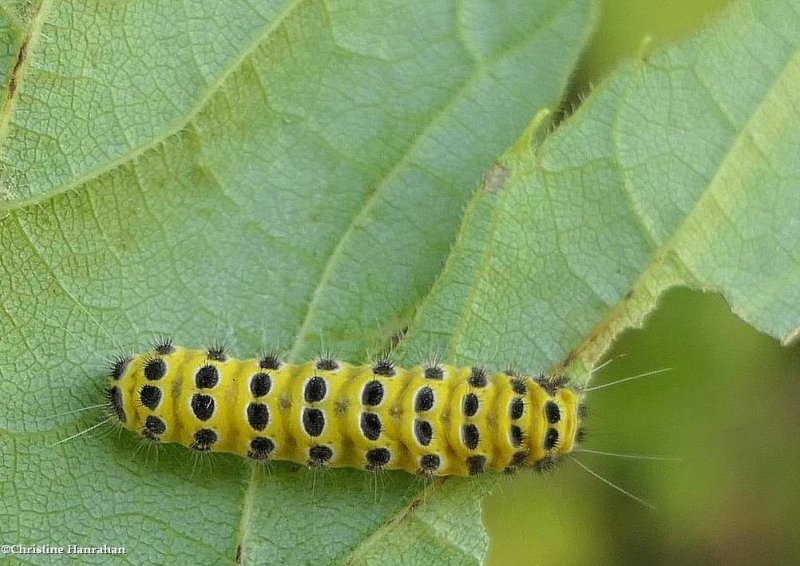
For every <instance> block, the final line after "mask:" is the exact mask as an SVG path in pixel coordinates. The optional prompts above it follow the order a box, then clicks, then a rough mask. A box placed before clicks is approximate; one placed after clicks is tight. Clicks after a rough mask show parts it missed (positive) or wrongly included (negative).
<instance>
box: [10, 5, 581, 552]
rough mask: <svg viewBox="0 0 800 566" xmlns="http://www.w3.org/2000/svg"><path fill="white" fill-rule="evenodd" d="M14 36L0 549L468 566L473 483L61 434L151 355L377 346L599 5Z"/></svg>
mask: <svg viewBox="0 0 800 566" xmlns="http://www.w3.org/2000/svg"><path fill="white" fill-rule="evenodd" d="M428 4H430V5H428ZM0 18H4V22H5V24H6V25H5V27H3V26H0V30H6V31H7V35H6V36H5V37H4V38H3V44H2V45H3V46H4V48H7V49H6V50H7V52H8V53H9V54H10V55H9V56H8V57H5V58H3V57H2V56H0V63H3V64H4V68H3V71H2V72H3V76H4V77H5V78H6V82H5V85H6V90H5V93H6V97H5V102H4V104H3V108H2V114H0V148H2V150H1V151H0V160H1V162H2V170H1V171H0V183H2V184H0V200H2V205H0V297H1V299H0V454H2V460H0V489H1V490H2V496H1V500H0V535H1V536H0V539H1V540H2V542H6V541H13V542H14V543H19V544H42V543H43V542H44V541H47V542H48V544H50V543H52V544H77V545H102V544H108V545H113V546H124V547H126V549H127V553H128V554H127V558H128V559H129V560H130V561H131V562H134V563H186V562H190V561H191V562H200V563H231V561H233V560H234V558H235V557H236V556H239V558H240V559H241V560H242V561H244V562H247V563H309V562H312V563H315V564H324V563H337V562H342V561H347V560H350V561H352V562H354V563H361V562H369V561H372V557H373V556H380V555H381V554H382V553H383V548H394V549H397V552H396V553H395V554H394V557H395V560H401V559H403V560H406V561H411V562H416V563H421V562H426V563H428V562H429V559H436V560H437V561H439V562H442V563H444V562H446V561H450V562H454V563H465V562H467V563H477V562H479V561H480V560H481V559H482V557H483V556H484V554H485V552H486V544H487V539H486V535H485V534H484V533H483V531H482V529H481V527H480V516H479V510H478V501H479V496H480V493H482V490H483V484H482V483H469V482H461V483H457V482H445V483H444V486H443V487H442V486H439V485H438V484H435V485H431V486H429V487H427V488H426V486H424V485H422V484H421V483H420V482H419V481H418V480H417V479H416V478H413V477H410V476H408V475H405V474H400V473H397V474H395V473H391V474H385V475H378V476H365V474H364V473H363V472H359V471H353V470H335V471H331V472H330V473H325V474H320V475H316V476H315V475H313V474H311V473H310V472H307V471H304V470H298V469H297V468H296V467H294V466H289V465H276V466H275V467H274V468H271V469H270V470H264V469H262V468H254V467H252V466H251V465H250V464H249V463H248V462H245V461H242V460H241V459H240V458H235V457H232V456H224V455H217V456H215V457H212V458H207V459H206V458H202V459H196V458H195V457H194V456H193V455H192V454H191V453H189V452H188V451H187V450H185V449H183V448H181V447H175V446H166V447H162V448H160V449H159V450H151V449H142V446H141V445H140V444H139V443H138V441H136V440H135V439H134V438H133V436H132V435H130V434H127V433H124V434H120V435H118V434H116V431H111V430H110V429H108V428H104V427H100V428H97V429H93V430H91V431H89V432H88V433H86V434H85V435H83V436H80V437H78V438H75V439H72V440H69V441H67V442H63V443H61V444H55V443H56V442H58V441H60V440H63V439H66V438H67V437H69V436H70V435H73V434H77V433H79V432H82V431H87V430H88V429H89V427H91V426H93V425H95V424H97V423H98V422H99V420H100V417H99V416H98V415H99V413H100V411H99V410H95V411H87V412H77V413H75V412H73V413H70V411H76V410H79V409H81V408H86V407H91V406H92V405H95V404H96V403H99V402H101V401H102V386H103V384H102V382H103V379H102V374H103V373H104V371H103V368H104V366H105V364H106V360H107V359H108V358H109V357H110V356H111V355H113V354H115V353H117V352H118V351H119V350H120V349H125V350H128V349H134V350H137V351H141V350H142V349H144V348H145V347H146V345H147V343H148V342H149V340H150V339H151V338H153V337H154V336H155V335H157V334H163V333H169V334H171V335H172V336H173V337H174V338H175V340H176V341H177V342H180V343H184V344H187V345H190V346H201V345H203V344H207V343H209V342H211V341H214V340H220V339H222V338H225V337H226V336H227V337H228V340H229V342H234V341H235V345H233V344H232V346H235V347H234V348H233V349H234V350H236V351H237V352H238V353H241V354H250V355H253V354H257V353H258V352H259V350H260V349H261V348H262V347H265V346H271V347H276V348H279V349H284V350H286V351H287V352H288V353H289V355H290V357H291V358H293V359H295V360H297V359H301V358H303V357H306V356H313V355H316V354H317V353H318V351H319V349H320V347H327V348H333V349H335V350H336V352H337V354H339V355H340V356H342V357H346V358H350V359H353V360H356V361H357V360H360V359H364V358H365V355H366V354H365V352H367V351H376V350H379V349H383V348H385V347H386V346H387V345H388V344H389V342H390V340H391V337H392V335H393V334H396V333H399V332H401V331H402V330H403V328H404V327H405V326H407V325H408V324H410V321H411V318H412V317H413V313H414V312H415V310H416V309H417V307H418V306H419V304H420V303H421V301H422V298H423V297H424V296H425V295H426V294H427V293H428V292H429V290H430V288H431V285H432V284H433V282H434V280H435V279H436V277H437V275H438V274H439V272H440V270H441V266H442V264H443V262H444V261H445V259H446V257H447V256H448V253H449V250H450V248H451V246H452V244H453V242H454V240H455V238H456V236H457V233H458V227H459V225H460V222H461V219H462V213H463V210H464V207H465V206H466V205H467V203H468V202H469V199H470V197H471V195H472V193H473V191H474V188H475V187H476V186H477V185H478V184H479V182H480V179H481V177H482V174H483V172H484V171H485V170H486V169H487V168H488V167H489V166H490V165H491V163H492V161H493V160H494V159H495V158H496V157H497V156H498V155H500V154H501V153H502V152H503V151H504V150H505V149H506V148H507V147H508V146H509V145H510V144H511V143H512V142H513V141H514V139H515V138H516V137H517V136H518V135H519V134H520V133H521V132H522V131H523V130H524V128H525V127H526V124H527V123H528V122H529V121H530V120H531V118H532V117H533V116H534V115H535V114H536V113H537V112H538V111H539V110H540V109H542V108H545V107H553V106H554V105H555V104H557V101H558V98H559V96H560V93H561V90H562V89H563V87H564V86H565V83H566V82H567V78H568V76H569V73H570V72H571V69H572V68H573V67H574V64H575V61H576V58H577V54H578V52H579V50H580V47H581V45H582V43H583V40H584V39H585V36H586V33H587V31H588V24H589V7H588V6H587V4H586V3H585V2H582V1H579V0H574V1H572V2H563V1H561V0H539V1H536V2H525V3H520V2H516V1H513V0H508V1H507V2H494V1H492V2H489V1H481V0H467V1H461V2H455V1H454V2H436V3H425V5H423V4H422V3H408V2H400V1H397V2H381V3H374V2H356V1H340V2H335V3H334V2H330V3H322V2H299V1H295V2H271V3H267V2H264V3H260V4H258V5H257V6H254V5H253V3H245V2H231V1H229V2H219V3H218V4H217V7H216V8H215V9H212V8H211V6H210V3H209V2H204V3H186V2H169V1H167V0H165V1H163V2H159V3H158V4H156V3H155V2H129V3H113V4H109V3H107V2H102V1H99V0H97V1H96V2H87V1H84V0H81V1H80V2H77V1H76V2H67V1H64V2H53V1H48V0H42V1H41V2H35V3H28V2H20V3H19V5H12V4H5V8H4V9H2V10H0ZM111 432H113V434H111ZM370 482H375V484H372V483H370ZM428 501H430V502H434V501H437V502H438V505H424V503H425V502H428ZM409 529H411V530H413V531H414V534H413V536H414V537H415V540H416V542H418V543H419V544H418V545H417V550H415V554H408V552H407V549H406V547H407V546H408V543H407V539H406V538H404V537H406V536H408V535H407V533H408V532H409ZM103 559H104V557H103V556H89V557H84V560H85V561H97V562H101V561H104V560H103Z"/></svg>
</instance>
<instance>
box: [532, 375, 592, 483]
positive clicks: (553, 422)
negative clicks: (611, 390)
mask: <svg viewBox="0 0 800 566" xmlns="http://www.w3.org/2000/svg"><path fill="white" fill-rule="evenodd" d="M536 383H537V384H538V385H539V388H538V390H534V391H532V392H531V395H532V397H533V402H534V406H535V407H541V411H540V413H539V414H538V415H536V418H534V419H533V420H532V422H531V428H532V431H531V433H532V438H538V439H540V442H538V444H534V445H532V446H531V459H532V460H533V468H534V469H535V470H536V471H539V472H544V471H547V470H550V469H552V468H553V467H554V466H555V465H556V464H557V463H558V462H560V461H561V460H562V459H563V458H564V457H565V456H567V455H568V454H570V453H571V452H572V451H573V450H574V449H575V448H576V446H577V445H578V444H579V443H580V442H581V441H582V440H583V437H584V435H585V429H584V428H583V419H584V417H585V416H586V406H585V405H584V404H583V396H582V392H581V391H579V390H578V389H576V388H575V387H573V386H571V385H570V384H569V383H570V382H569V379H568V378H567V377H566V376H558V377H545V376H540V377H539V378H538V379H537V380H536Z"/></svg>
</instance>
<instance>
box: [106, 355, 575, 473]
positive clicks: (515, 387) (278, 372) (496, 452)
mask: <svg viewBox="0 0 800 566" xmlns="http://www.w3.org/2000/svg"><path fill="white" fill-rule="evenodd" d="M107 399H108V405H109V408H110V411H109V412H110V414H111V416H112V418H114V419H115V420H116V421H118V422H119V424H120V425H122V426H123V427H124V428H127V429H129V430H132V431H135V432H136V433H137V434H139V435H141V436H142V437H144V438H146V439H148V440H151V441H154V442H176V443H179V444H182V445H184V446H187V447H189V448H191V449H193V450H196V451H203V452H205V451H213V452H232V453H234V454H239V455H241V456H245V457H247V458H250V459H252V460H254V461H265V460H288V461H292V462H296V463H299V464H304V465H309V466H332V467H355V468H360V469H366V470H378V469H382V470H383V469H399V470H405V471H407V472H409V473H417V474H424V475H460V476H469V475H475V474H478V473H481V472H483V471H494V472H506V473H508V472H509V471H513V470H516V469H518V468H521V467H530V468H533V469H536V470H545V469H549V468H550V467H552V466H553V464H554V463H555V462H557V461H558V460H559V459H560V458H561V457H563V456H564V455H566V454H568V453H570V452H571V451H572V450H573V448H574V447H575V443H576V442H577V441H578V439H579V438H580V436H581V427H580V420H581V403H580V401H581V393H580V392H579V391H578V390H577V389H575V388H573V387H571V386H570V385H569V383H568V381H567V380H566V379H565V378H561V377H560V378H558V379H546V378H544V377H541V376H540V377H537V378H534V377H530V376H525V375H521V374H519V373H513V374H509V372H501V373H495V374H490V373H489V372H487V371H486V370H484V369H482V368H479V367H456V366H450V365H442V364H434V365H427V366H417V367H413V368H410V369H405V368H401V367H398V366H395V365H394V364H393V363H392V362H391V361H390V360H388V359H381V360H379V361H378V362H376V363H374V364H370V365H351V364H347V363H343V362H339V361H337V360H334V359H333V358H331V357H328V356H326V357H324V358H320V359H318V360H316V361H312V362H308V363H305V364H299V365H292V364H286V363H283V362H281V361H280V360H279V359H278V358H277V357H276V356H271V355H270V356H264V357H262V358H260V359H244V360H239V359H235V358H232V357H230V356H228V355H226V354H225V353H224V352H223V351H222V349H221V348H212V349H210V350H190V349H187V348H183V347H180V346H176V345H174V344H172V342H170V341H163V342H160V343H159V344H157V345H156V347H155V348H154V350H153V351H150V352H147V353H145V354H142V355H139V356H135V357H133V358H119V359H117V360H115V361H114V363H113V364H112V366H111V369H110V372H109V386H108V396H107Z"/></svg>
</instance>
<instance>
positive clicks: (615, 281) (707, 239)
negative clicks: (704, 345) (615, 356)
mask: <svg viewBox="0 0 800 566" xmlns="http://www.w3.org/2000/svg"><path fill="white" fill-rule="evenodd" d="M798 24H800V9H798V6H797V4H796V2H791V1H788V0H787V1H777V0H776V1H771V2H767V3H753V4H748V3H742V4H741V5H737V6H736V7H735V8H733V9H731V10H730V11H729V13H728V14H727V17H726V18H725V19H724V21H723V22H721V23H720V24H718V25H716V26H714V27H713V28H712V29H710V30H709V31H707V32H706V33H704V34H703V35H701V36H700V37H698V38H696V39H695V40H693V41H690V42H688V43H686V44H685V45H682V46H680V47H676V48H672V49H669V50H666V51H665V52H663V53H660V54H658V55H655V56H653V57H652V58H650V59H649V60H648V61H639V62H634V63H630V64H629V65H627V66H626V68H624V69H622V70H620V72H618V73H617V74H616V75H615V76H614V77H613V78H612V79H610V80H609V81H607V83H605V84H603V85H602V86H601V87H600V88H599V89H598V90H597V91H596V92H594V93H593V95H592V96H591V97H590V98H588V99H587V100H586V101H585V104H583V105H582V107H581V108H580V109H579V111H578V112H577V113H576V114H575V115H574V116H572V117H571V118H570V119H569V120H568V121H567V122H565V123H563V124H562V125H561V127H559V128H558V130H556V131H555V132H554V133H553V134H552V135H551V136H549V137H548V139H547V140H546V141H545V142H544V143H543V144H542V146H541V147H540V148H538V149H537V151H536V152H535V154H534V153H532V152H531V151H529V150H528V149H523V150H522V151H519V150H513V151H511V152H509V154H507V155H506V156H505V157H504V158H503V159H502V160H501V163H500V164H498V165H497V166H496V170H497V171H502V175H501V177H502V178H503V182H502V183H501V184H500V186H492V187H487V188H486V190H484V191H482V192H479V193H477V194H476V196H475V198H474V199H473V202H472V203H471V204H470V207H469V209H468V210H467V214H466V218H465V222H464V226H463V227H462V231H461V235H460V237H459V239H458V241H457V244H456V246H455V248H454V250H453V252H452V254H451V256H450V258H449V260H448V264H447V265H446V266H445V269H444V270H443V272H442V274H441V276H440V277H439V279H438V281H437V283H436V286H435V287H434V290H433V291H432V292H431V293H430V295H429V296H428V299H427V301H426V304H425V306H424V308H422V310H421V311H420V313H419V317H418V319H417V320H418V324H415V325H413V326H412V332H411V333H410V334H409V336H408V337H407V340H406V342H405V345H406V346H409V345H411V344H414V343H416V342H420V343H426V344H428V343H430V342H431V340H436V341H437V345H438V349H439V350H441V351H445V352H446V353H447V354H446V357H447V358H448V359H459V360H462V361H464V362H470V361H474V360H487V359H488V360H493V361H495V362H496V363H499V362H501V361H503V360H509V359H512V360H513V357H514V356H518V355H520V353H523V355H524V356H525V358H524V360H519V361H524V362H525V363H526V365H530V363H531V361H532V362H533V364H534V366H536V365H539V366H540V367H552V366H554V365H557V364H561V365H562V366H571V365H573V363H574V362H575V361H578V360H579V361H581V362H583V365H588V366H590V365H591V364H592V363H593V362H594V361H595V360H596V359H597V358H598V357H599V355H600V354H602V352H603V351H605V350H606V349H607V347H608V345H609V344H610V342H611V341H612V340H613V339H614V338H615V337H616V336H618V335H619V333H620V332H621V331H622V330H624V329H625V328H627V327H630V326H634V325H638V324H640V323H641V322H642V320H643V318H644V316H645V315H646V314H647V313H648V312H649V311H650V310H651V309H652V308H653V306H654V304H655V302H656V300H657V299H658V297H659V295H660V294H661V293H663V292H664V291H665V290H666V289H667V288H669V287H672V286H675V285H686V286H691V287H696V288H699V289H704V290H715V291H719V292H722V293H723V294H724V296H725V297H726V298H727V300H728V302H729V303H730V305H731V308H732V310H733V311H734V312H735V313H736V314H738V315H739V316H740V317H742V318H743V319H744V320H746V321H747V322H749V323H751V324H752V325H754V326H755V327H757V328H759V329H761V330H763V331H764V332H767V333H769V334H771V335H772V336H774V337H775V338H778V339H780V340H782V341H783V342H784V343H788V342H790V341H792V340H793V339H795V338H796V337H797V336H798V332H799V331H800V255H798V251H797V248H798V246H797V244H798V242H800V220H799V219H800V198H799V197H800V159H798V157H797V155H798V154H797V148H798V147H800V145H799V144H800V112H799V111H798V106H797V103H796V93H797V92H800V52H798V46H800V25H798ZM734 38H735V39H734ZM487 328H490V329H491V331H487ZM514 361H517V360H514Z"/></svg>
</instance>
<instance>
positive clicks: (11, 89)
mask: <svg viewBox="0 0 800 566" xmlns="http://www.w3.org/2000/svg"><path fill="white" fill-rule="evenodd" d="M29 40H30V37H27V36H26V37H25V39H23V40H22V43H21V44H20V46H19V51H18V52H17V61H16V62H15V63H14V68H13V69H11V75H10V76H9V78H8V98H13V96H14V94H15V93H16V92H17V84H18V81H17V77H18V75H19V70H20V67H22V63H24V62H25V59H26V58H27V57H28V41H29Z"/></svg>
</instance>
